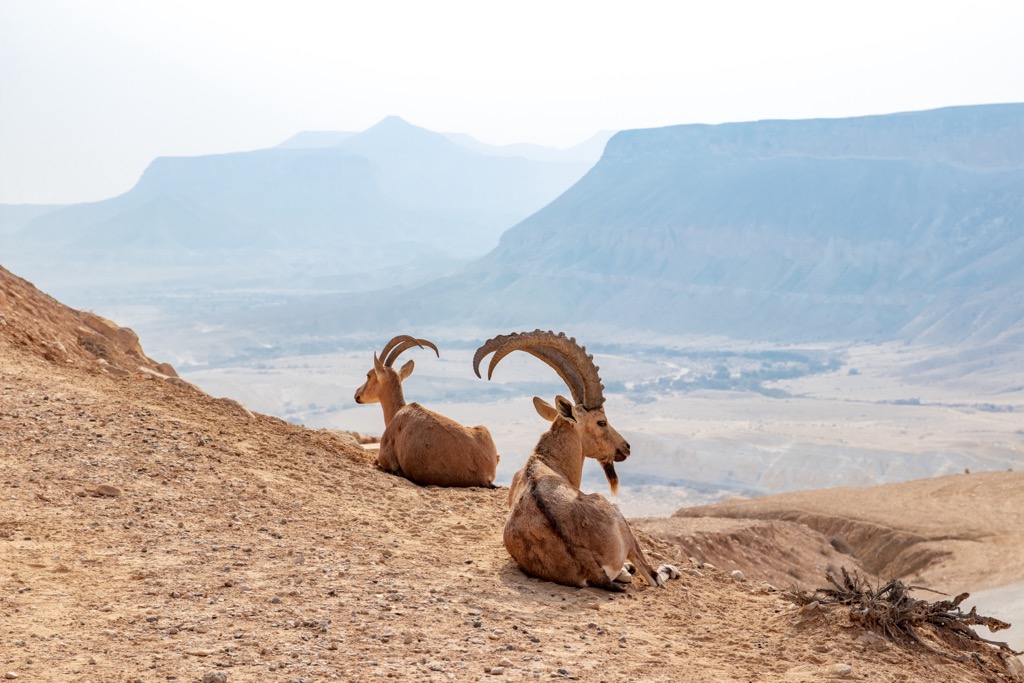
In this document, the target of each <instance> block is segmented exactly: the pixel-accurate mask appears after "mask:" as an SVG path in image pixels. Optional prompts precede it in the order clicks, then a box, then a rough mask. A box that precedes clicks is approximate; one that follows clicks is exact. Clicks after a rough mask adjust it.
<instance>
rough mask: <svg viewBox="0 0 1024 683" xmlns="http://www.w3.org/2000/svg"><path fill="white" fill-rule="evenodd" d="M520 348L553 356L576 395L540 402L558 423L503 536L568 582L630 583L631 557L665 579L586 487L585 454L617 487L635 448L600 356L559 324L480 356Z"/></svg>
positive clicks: (516, 554)
mask: <svg viewBox="0 0 1024 683" xmlns="http://www.w3.org/2000/svg"><path fill="white" fill-rule="evenodd" d="M513 351H525V352H526V353H529V354H531V355H533V356H535V357H536V358H539V359H540V360H542V361H544V362H545V363H547V364H548V365H549V366H551V367H552V368H553V369H554V370H555V372H557V373H558V375H559V376H560V377H561V378H562V380H563V381H565V383H566V385H568V387H569V390H570V391H571V392H572V395H573V400H574V401H575V403H573V402H570V401H569V400H568V399H566V398H564V397H562V396H557V397H556V398H555V405H554V406H552V405H550V404H548V403H547V402H545V401H543V400H542V399H540V398H534V399H533V403H534V406H535V407H536V409H537V412H538V413H540V415H541V417H543V418H544V419H546V420H550V421H551V427H550V428H549V429H548V431H547V432H545V433H544V434H543V435H542V436H541V437H540V440H539V441H538V442H537V446H536V448H534V450H533V454H532V455H531V456H530V457H529V459H528V460H527V461H526V464H525V465H524V466H523V468H522V469H521V470H520V471H519V472H517V473H516V476H515V478H514V479H513V484H512V490H511V491H510V496H509V499H510V500H509V507H510V512H509V518H508V521H507V522H506V524H505V534H504V542H505V548H506V549H507V550H508V552H509V554H510V555H511V556H512V558H513V559H514V560H515V561H516V563H518V564H519V566H520V567H521V568H522V569H523V571H525V572H526V573H527V574H530V575H531V576H536V577H538V578H541V579H545V580H548V581H554V582H556V583H561V584H564V585H567V586H579V587H584V586H596V587H600V588H605V589H608V590H612V591H622V590H624V589H623V588H622V586H621V585H620V584H619V583H618V582H617V581H616V579H617V578H619V576H620V574H621V572H622V568H623V565H624V564H625V562H626V559H627V558H628V559H629V560H630V561H631V562H632V563H633V565H634V566H635V567H636V568H637V570H638V571H640V573H641V574H642V575H643V577H644V578H645V579H646V580H647V583H649V584H650V585H652V586H661V585H663V580H662V577H661V576H659V574H658V573H657V572H655V571H654V569H653V568H652V567H651V565H650V564H649V563H648V562H647V558H646V557H645V556H644V553H643V549H642V548H641V547H640V543H639V541H637V539H636V536H635V535H634V534H633V530H632V529H630V527H629V524H628V523H627V522H626V520H625V518H623V516H622V513H620V512H619V511H618V509H617V508H615V507H614V506H613V505H612V504H611V503H609V502H608V500H607V499H605V498H604V497H603V496H601V495H599V494H596V493H593V494H589V495H588V494H584V493H583V492H581V491H580V488H579V486H580V480H581V478H582V476H583V459H584V457H585V456H589V457H592V458H596V459H597V460H598V461H600V462H601V463H602V465H603V466H604V469H605V474H606V475H607V476H608V481H609V483H610V484H611V486H612V489H613V490H615V488H616V486H617V484H618V478H617V477H616V476H615V467H614V462H615V461H616V460H623V459H625V458H626V456H628V455H629V444H628V443H627V442H626V440H625V439H624V438H622V436H621V435H620V434H619V433H618V432H617V431H615V429H614V428H613V427H612V426H611V425H610V424H608V418H607V416H606V415H605V412H604V407H603V404H604V387H603V386H602V385H601V378H600V376H599V375H598V374H597V371H598V368H597V366H596V365H594V361H593V357H592V356H589V355H588V354H587V352H586V349H585V348H582V347H580V346H578V345H577V344H576V340H575V339H571V338H567V337H566V336H565V334H563V333H559V334H557V335H556V334H554V333H553V332H542V331H540V330H536V331H534V332H524V333H522V334H518V333H517V334H510V335H500V336H497V337H495V338H493V339H490V340H488V341H487V342H485V343H484V345H483V346H481V347H480V348H479V349H478V350H477V352H476V355H475V356H474V358H473V367H474V369H475V370H476V373H477V376H480V368H479V365H480V361H481V360H482V359H483V358H484V357H485V356H487V355H488V354H490V353H493V354H494V357H493V358H492V359H491V363H490V367H489V368H488V372H487V377H488V379H490V377H491V375H492V374H493V372H494V368H495V366H497V364H498V363H499V362H500V361H501V359H502V358H504V357H505V356H507V355H508V354H510V353H512V352H513Z"/></svg>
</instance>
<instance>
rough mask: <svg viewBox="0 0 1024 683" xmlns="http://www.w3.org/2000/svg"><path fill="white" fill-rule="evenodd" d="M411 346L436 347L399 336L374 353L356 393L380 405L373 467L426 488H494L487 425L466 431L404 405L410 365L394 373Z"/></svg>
mask: <svg viewBox="0 0 1024 683" xmlns="http://www.w3.org/2000/svg"><path fill="white" fill-rule="evenodd" d="M413 347H419V348H424V347H426V348H430V349H433V351H434V353H436V354H437V355H438V357H440V355H441V353H440V352H439V351H438V350H437V346H435V345H434V344H433V343H431V342H429V341H427V340H426V339H416V338H415V337H411V336H409V335H398V336H397V337H395V338H393V339H392V340H391V341H389V342H388V343H387V344H385V345H384V349H383V350H382V351H381V353H380V356H378V355H377V354H376V353H374V354H373V368H371V369H370V371H369V372H367V373H366V382H364V383H363V385H362V386H360V387H359V388H358V389H356V393H355V401H356V403H380V404H381V408H382V409H383V412H384V433H383V434H382V435H381V440H380V452H379V454H378V455H377V466H378V467H379V468H381V469H382V470H385V471H387V472H392V473H394V474H397V475H399V476H402V477H405V478H406V479H408V480H409V481H412V482H415V483H417V484H421V485H424V486H427V485H434V486H485V487H493V486H494V476H495V472H496V471H497V467H498V459H499V458H498V451H497V448H496V447H495V445H494V440H493V439H492V438H491V433H490V432H489V431H488V430H487V427H484V426H482V425H478V426H476V427H466V426H464V425H461V424H459V423H458V422H456V421H455V420H453V419H451V418H449V417H446V416H444V415H441V414H439V413H435V412H434V411H432V410H428V409H427V408H424V407H423V406H421V405H420V404H419V403H408V404H407V403H406V402H405V396H404V394H403V392H402V382H403V381H404V380H405V379H406V378H408V377H409V375H411V374H412V371H413V368H414V363H413V361H411V360H410V361H408V362H407V363H406V364H405V365H403V366H402V367H401V368H400V369H399V370H395V369H394V367H393V366H394V363H395V361H396V360H397V359H398V357H399V356H400V355H401V354H402V353H403V352H405V351H407V350H408V349H411V348H413Z"/></svg>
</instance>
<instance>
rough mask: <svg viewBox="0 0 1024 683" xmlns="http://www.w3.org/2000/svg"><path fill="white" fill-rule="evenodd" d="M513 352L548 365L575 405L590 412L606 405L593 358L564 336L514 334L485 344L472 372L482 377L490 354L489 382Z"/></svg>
mask: <svg viewBox="0 0 1024 683" xmlns="http://www.w3.org/2000/svg"><path fill="white" fill-rule="evenodd" d="M513 351H525V352H526V353H529V354H530V355H532V356H534V357H535V358H539V359H540V360H542V361H544V362H545V363H547V364H548V365H549V366H551V368H552V369H553V370H554V371H555V372H557V373H558V376H559V377H561V378H562V381H563V382H565V384H566V386H568V387H569V390H570V391H571V392H572V398H573V400H574V401H575V402H576V403H581V404H583V407H585V408H586V409H587V410H593V409H594V408H600V407H601V405H602V404H603V403H604V385H602V384H601V377H600V375H598V370H599V368H598V367H597V366H596V365H594V357H593V356H591V355H589V354H587V349H586V347H581V346H579V345H578V344H577V343H576V339H575V338H571V337H566V336H565V333H564V332H559V333H558V334H555V333H554V332H552V331H550V330H549V331H547V332H543V331H541V330H534V331H533V332H521V333H520V332H514V333H512V334H501V335H498V336H497V337H494V338H493V339H489V340H487V341H486V342H484V344H483V346H481V347H480V348H479V349H477V351H476V353H475V354H473V370H474V372H476V376H477V377H481V375H480V361H482V360H483V359H484V357H485V356H487V355H488V354H490V353H493V354H494V357H493V358H492V359H491V363H490V366H489V367H488V368H487V379H490V378H491V376H492V375H493V374H494V368H495V367H496V366H497V365H498V363H499V362H500V361H501V359H502V358H504V357H505V356H507V355H508V354H510V353H512V352H513Z"/></svg>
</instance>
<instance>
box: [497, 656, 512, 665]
mask: <svg viewBox="0 0 1024 683" xmlns="http://www.w3.org/2000/svg"><path fill="white" fill-rule="evenodd" d="M498 666H504V667H510V666H512V660H510V659H508V658H507V657H506V658H503V659H502V660H501V661H500V662H498Z"/></svg>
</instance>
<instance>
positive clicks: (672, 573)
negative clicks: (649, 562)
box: [658, 564, 680, 581]
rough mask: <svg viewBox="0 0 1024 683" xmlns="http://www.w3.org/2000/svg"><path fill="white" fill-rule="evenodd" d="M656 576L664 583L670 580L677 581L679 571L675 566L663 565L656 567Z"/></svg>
mask: <svg viewBox="0 0 1024 683" xmlns="http://www.w3.org/2000/svg"><path fill="white" fill-rule="evenodd" d="M658 576H659V577H661V578H662V579H663V580H664V581H669V580H671V579H678V578H679V577H680V573H679V570H678V569H676V567H675V565H671V564H663V565H661V566H660V567H658Z"/></svg>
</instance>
